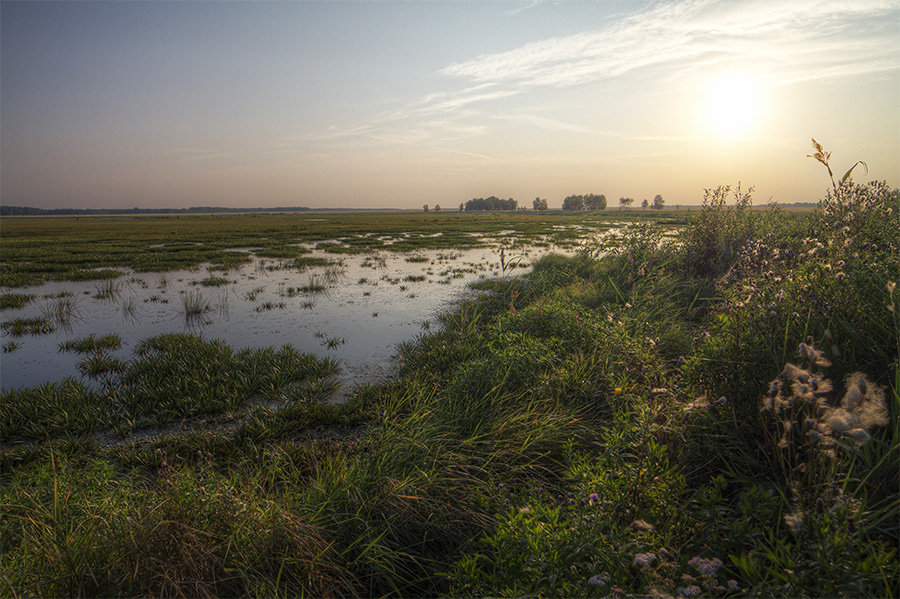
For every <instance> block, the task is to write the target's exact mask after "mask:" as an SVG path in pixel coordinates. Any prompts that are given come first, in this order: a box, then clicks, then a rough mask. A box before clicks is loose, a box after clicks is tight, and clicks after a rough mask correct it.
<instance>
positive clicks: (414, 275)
mask: <svg viewBox="0 0 900 599" xmlns="http://www.w3.org/2000/svg"><path fill="white" fill-rule="evenodd" d="M241 251H251V252H252V248H251V249H248V248H241ZM572 251H573V248H572V247H571V246H567V247H556V246H553V245H550V246H547V247H535V246H526V247H524V248H517V249H515V250H510V249H509V248H506V249H505V254H504V259H505V264H506V270H505V271H504V270H503V269H502V268H501V259H500V252H501V248H500V247H499V246H496V245H495V246H494V247H488V248H483V249H476V250H465V251H462V250H450V251H448V250H439V251H438V250H427V251H418V252H414V253H395V252H381V253H378V254H374V255H372V254H362V255H351V256H336V255H335V254H325V253H323V252H320V251H313V252H312V253H310V254H306V255H305V256H313V257H317V256H319V257H323V258H326V259H328V260H331V261H335V264H333V265H331V266H327V267H313V268H308V269H305V270H301V269H297V268H287V267H286V266H285V262H284V261H279V260H271V259H259V258H256V257H255V256H254V257H253V261H252V262H251V263H250V264H248V265H244V266H243V267H242V268H240V269H239V270H232V271H229V272H221V271H214V272H210V271H208V270H207V269H205V268H198V269H193V270H189V271H175V272H168V273H144V274H134V273H128V274H126V275H125V276H123V277H120V278H119V279H117V280H115V281H113V282H112V285H113V287H114V289H115V293H114V294H112V296H111V297H107V298H103V297H100V296H101V295H102V293H101V291H102V290H103V287H104V286H105V285H107V284H108V283H107V282H99V281H90V282H84V283H70V282H63V283H47V284H44V285H41V286H39V287H33V288H29V289H4V290H3V291H4V292H15V293H29V294H33V295H35V296H37V297H36V299H35V300H33V301H32V302H30V303H29V304H28V305H26V306H25V307H23V308H20V309H9V310H4V311H3V312H2V313H0V319H2V321H4V322H5V321H11V320H14V319H16V318H34V317H40V316H43V315H45V314H51V313H53V312H55V310H54V308H55V307H56V306H58V304H59V302H60V301H63V302H65V301H69V300H65V299H63V300H60V299H58V298H57V296H58V295H59V294H61V293H62V294H71V295H70V296H69V297H70V300H71V302H72V304H73V305H74V307H73V309H72V311H71V316H70V317H69V318H68V320H67V321H66V320H64V319H62V320H61V319H59V318H56V319H55V322H54V325H55V327H56V330H55V331H54V332H52V333H50V334H46V335H40V336H30V335H25V336H22V337H15V338H14V337H12V336H11V335H10V334H8V333H6V332H4V334H3V340H2V341H3V344H4V345H7V344H8V343H9V342H15V344H16V345H17V346H18V347H17V349H15V350H13V351H9V352H4V353H3V354H2V356H0V386H2V388H3V389H9V388H15V387H31V386H35V385H39V384H42V383H46V382H52V381H57V380H60V379H62V378H65V377H68V376H72V377H75V378H79V377H80V373H79V371H78V369H77V364H78V363H79V362H80V361H81V360H82V359H83V358H84V356H79V355H77V354H75V353H68V352H61V351H60V350H59V347H60V344H61V343H63V342H65V341H67V340H75V339H82V338H84V337H87V336H88V335H91V334H93V335H96V336H103V335H107V334H111V333H114V334H117V335H119V336H120V337H121V338H122V341H123V345H122V348H121V349H120V350H118V351H117V352H115V354H114V355H115V356H116V357H118V358H120V359H130V358H131V357H132V352H133V349H134V347H135V345H136V344H137V342H139V341H140V340H141V339H144V338H147V337H153V336H156V335H160V334H164V333H183V332H188V333H196V334H199V335H202V336H203V337H204V338H205V339H221V340H223V341H225V342H226V343H228V344H229V345H231V346H232V347H234V348H235V349H243V348H247V347H264V346H275V347H280V346H281V345H285V344H289V345H292V346H294V347H295V348H297V349H298V350H300V351H304V352H311V353H315V354H317V355H320V356H327V357H330V358H332V359H336V360H338V361H339V362H340V364H341V367H342V369H343V375H342V382H343V383H344V386H345V389H349V388H352V387H353V385H354V384H355V383H361V382H365V381H367V380H373V379H377V378H381V377H383V376H385V375H387V374H389V373H390V371H391V368H392V366H393V363H394V358H395V356H396V353H397V352H396V349H397V344H398V343H401V342H405V341H411V340H413V339H415V338H416V337H417V336H418V335H420V334H422V333H423V332H424V331H425V330H426V329H427V328H429V327H430V326H432V325H433V324H434V325H436V324H437V323H436V321H435V320H434V319H435V316H436V315H437V314H438V313H440V311H441V310H446V309H448V308H449V307H450V306H451V305H452V303H453V302H454V301H455V300H458V299H459V298H461V297H462V296H463V295H464V294H465V293H466V292H467V286H468V285H469V283H471V282H473V281H476V280H478V279H480V278H495V277H507V278H511V277H516V276H521V275H523V274H524V273H525V272H527V268H526V265H527V264H530V263H531V262H533V261H534V260H535V259H537V258H538V257H539V256H541V255H543V254H546V253H549V252H556V253H572ZM410 258H413V261H409V259H410ZM210 277H222V278H225V279H227V280H228V283H227V284H224V285H221V286H218V287H209V286H203V285H201V284H200V282H201V281H203V280H204V279H209V278H210ZM318 286H321V287H324V289H323V290H313V289H305V290H304V289H303V288H305V287H307V288H308V287H318ZM187 297H190V298H192V299H194V300H200V302H201V303H203V304H205V305H208V309H207V310H206V311H204V312H203V313H202V314H201V315H199V316H196V317H188V316H186V309H185V298H187Z"/></svg>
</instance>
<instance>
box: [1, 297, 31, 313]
mask: <svg viewBox="0 0 900 599" xmlns="http://www.w3.org/2000/svg"><path fill="white" fill-rule="evenodd" d="M34 298H35V296H34V295H33V294H30V293H0V310H10V309H19V308H24V307H25V306H27V305H28V303H29V302H31V300H33V299H34Z"/></svg>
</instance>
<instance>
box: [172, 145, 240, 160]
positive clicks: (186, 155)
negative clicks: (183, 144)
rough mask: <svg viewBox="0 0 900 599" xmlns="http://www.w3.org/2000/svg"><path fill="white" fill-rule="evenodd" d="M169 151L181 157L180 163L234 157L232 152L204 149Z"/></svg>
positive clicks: (174, 149) (173, 149)
mask: <svg viewBox="0 0 900 599" xmlns="http://www.w3.org/2000/svg"><path fill="white" fill-rule="evenodd" d="M171 151H172V153H173V154H176V155H178V156H181V162H193V161H196V160H212V159H216V158H229V157H231V156H234V155H235V154H234V152H222V151H219V150H211V149H205V148H172V150H171Z"/></svg>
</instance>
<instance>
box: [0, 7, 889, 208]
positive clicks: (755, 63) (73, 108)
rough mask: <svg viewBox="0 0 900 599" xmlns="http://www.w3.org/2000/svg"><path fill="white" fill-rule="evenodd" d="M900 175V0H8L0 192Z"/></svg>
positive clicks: (94, 203)
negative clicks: (818, 152)
mask: <svg viewBox="0 0 900 599" xmlns="http://www.w3.org/2000/svg"><path fill="white" fill-rule="evenodd" d="M813 137H815V138H816V139H817V140H818V141H819V142H820V143H822V144H823V145H824V146H825V149H826V150H828V151H831V152H832V159H831V161H832V165H833V170H834V171H835V172H836V173H838V175H840V174H842V173H843V172H844V171H845V170H846V169H848V168H849V167H850V166H852V165H853V164H854V163H855V162H856V161H858V160H862V161H865V163H866V164H867V166H868V173H866V172H865V171H863V170H860V169H857V170H856V171H854V178H855V179H856V180H857V181H868V180H873V179H877V180H886V181H887V182H888V183H889V184H890V185H892V186H894V187H897V186H898V185H900V0H866V1H863V0H836V1H833V0H791V1H790V2H785V1H784V0H745V1H741V0H725V1H719V0H669V1H643V0H631V1H595V2H587V1H584V2H575V1H560V2H549V1H547V2H542V1H534V2H532V1H522V2H520V1H514V0H513V1H503V2H500V1H492V2H480V1H468V2H460V1H454V2H449V1H432V2H425V1H421V2H399V1H392V2H386V1H385V2H382V1H369V2H336V1H335V2H325V1H321V2H299V1H281V2H274V1H271V2H270V1H253V2H251V1H244V2H239V1H234V2H220V1H212V0H207V1H190V2H166V1H141V0H133V1H103V2H94V1H61V2H54V1H34V0H32V1H12V0H2V1H0V203H2V204H4V205H9V206H33V207H39V208H131V207H141V208H180V207H189V206H227V207H279V206H309V207H312V208H338V207H340V208H416V209H421V207H422V206H423V205H424V204H429V205H430V206H432V207H433V206H434V205H436V204H439V205H441V206H442V207H444V208H445V209H447V208H456V207H458V206H459V204H460V203H462V202H465V201H467V200H469V199H472V198H474V197H488V196H491V195H495V196H498V197H501V198H510V197H512V198H515V199H516V200H518V202H519V205H520V206H526V207H528V208H530V207H531V205H532V201H533V200H534V198H535V197H541V198H545V199H547V200H548V203H549V205H550V207H551V208H558V207H559V206H560V205H561V204H562V200H563V198H564V197H566V196H568V195H571V194H586V193H598V194H600V193H602V194H604V195H606V197H607V198H608V200H609V204H610V206H612V207H614V206H617V205H618V199H619V198H620V197H623V196H624V197H631V198H634V199H635V200H636V203H637V204H640V202H641V200H642V199H644V198H647V199H650V200H652V198H653V197H654V196H655V195H657V194H661V195H662V196H663V198H664V200H665V203H666V205H668V206H675V205H688V204H699V203H700V202H701V201H702V198H703V190H704V189H707V188H714V187H717V186H719V185H731V186H736V185H737V184H738V183H740V184H741V185H742V186H743V187H744V188H747V187H751V186H752V187H754V189H755V191H754V194H753V197H754V203H755V204H758V205H765V204H767V203H769V202H770V201H775V202H778V203H782V204H784V203H793V202H816V201H818V200H819V199H821V198H822V197H823V196H824V194H825V192H826V190H827V188H828V187H829V186H830V182H829V180H828V176H827V172H826V171H825V169H824V167H822V166H821V165H820V164H818V163H817V162H815V161H814V160H813V159H811V158H809V157H808V156H807V155H808V154H811V153H812V152H813V149H812V145H811V141H810V139H811V138H813Z"/></svg>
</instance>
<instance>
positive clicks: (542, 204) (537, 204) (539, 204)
mask: <svg viewBox="0 0 900 599" xmlns="http://www.w3.org/2000/svg"><path fill="white" fill-rule="evenodd" d="M531 205H532V206H534V209H535V210H547V200H545V199H543V198H534V202H532V203H531Z"/></svg>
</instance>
